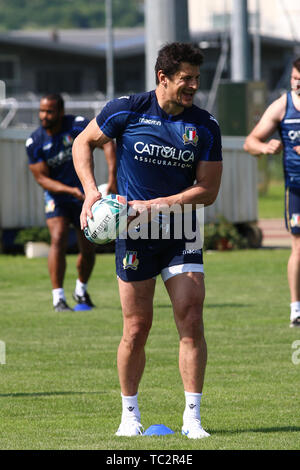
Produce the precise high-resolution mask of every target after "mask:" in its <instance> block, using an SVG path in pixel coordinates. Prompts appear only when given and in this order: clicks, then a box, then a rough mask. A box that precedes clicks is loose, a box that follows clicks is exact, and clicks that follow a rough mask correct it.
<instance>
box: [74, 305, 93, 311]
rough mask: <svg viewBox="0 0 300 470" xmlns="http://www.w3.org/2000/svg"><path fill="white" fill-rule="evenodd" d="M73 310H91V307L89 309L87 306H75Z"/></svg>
mask: <svg viewBox="0 0 300 470" xmlns="http://www.w3.org/2000/svg"><path fill="white" fill-rule="evenodd" d="M73 310H75V311H78V310H92V307H90V306H89V305H87V304H77V305H75V307H74V308H73Z"/></svg>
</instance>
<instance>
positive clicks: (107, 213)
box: [84, 194, 127, 245]
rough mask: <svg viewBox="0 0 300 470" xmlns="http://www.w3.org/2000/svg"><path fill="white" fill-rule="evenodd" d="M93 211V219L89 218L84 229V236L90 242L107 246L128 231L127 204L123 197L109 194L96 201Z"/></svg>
mask: <svg viewBox="0 0 300 470" xmlns="http://www.w3.org/2000/svg"><path fill="white" fill-rule="evenodd" d="M91 211H92V214H93V218H92V219H91V218H89V217H87V227H85V228H84V235H85V236H86V238H87V239H88V240H89V241H90V242H92V243H96V244H97V245H105V244H106V243H110V242H112V241H113V240H115V239H116V238H117V237H118V236H119V235H120V234H121V233H122V232H124V231H125V230H126V229H127V203H126V199H125V198H124V197H123V196H120V195H119V194H109V195H108V196H105V197H103V198H102V199H100V200H99V201H96V202H95V203H94V204H93V205H92V207H91Z"/></svg>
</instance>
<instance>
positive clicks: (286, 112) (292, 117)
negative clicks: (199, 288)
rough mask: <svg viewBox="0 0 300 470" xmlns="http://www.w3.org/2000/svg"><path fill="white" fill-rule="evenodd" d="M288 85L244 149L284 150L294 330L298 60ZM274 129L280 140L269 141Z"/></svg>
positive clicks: (298, 300) (299, 218)
mask: <svg viewBox="0 0 300 470" xmlns="http://www.w3.org/2000/svg"><path fill="white" fill-rule="evenodd" d="M290 82H291V91H289V92H288V93H285V94H283V95H282V96H281V97H280V98H278V99H277V100H275V101H274V102H273V103H271V104H270V106H269V107H268V108H267V109H266V111H265V113H264V114H263V116H262V117H261V119H260V121H259V122H258V124H257V125H256V126H255V128H254V129H253V130H252V132H251V133H250V134H249V135H248V137H247V138H246V141H245V144H244V149H245V150H246V151H247V152H249V153H251V154H252V155H256V156H259V155H268V154H270V155H276V154H278V153H280V152H281V150H282V149H283V169H284V179H285V224H286V228H287V230H288V231H289V232H290V233H291V236H292V250H291V255H290V257H289V261H288V267H287V271H288V282H289V289H290V327H292V328H293V327H299V326H300V57H299V58H298V59H296V60H295V61H294V62H293V66H292V70H291V80H290ZM276 130H277V131H279V134H280V138H281V140H278V139H276V138H272V136H273V134H274V133H275V131H276ZM268 139H270V140H268Z"/></svg>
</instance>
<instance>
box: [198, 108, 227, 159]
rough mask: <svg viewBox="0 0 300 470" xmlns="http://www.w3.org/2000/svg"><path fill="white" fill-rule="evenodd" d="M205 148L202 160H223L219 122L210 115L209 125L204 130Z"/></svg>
mask: <svg viewBox="0 0 300 470" xmlns="http://www.w3.org/2000/svg"><path fill="white" fill-rule="evenodd" d="M202 137H203V148H202V152H201V160H205V161H212V162H215V161H221V160H222V159H223V158H222V139H221V131H220V126H219V124H218V121H217V120H216V119H215V118H214V117H213V116H212V115H211V114H209V113H208V119H207V123H206V125H205V126H204V128H203V129H202Z"/></svg>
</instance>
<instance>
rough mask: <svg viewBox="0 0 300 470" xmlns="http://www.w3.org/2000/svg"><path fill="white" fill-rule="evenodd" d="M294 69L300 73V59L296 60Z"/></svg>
mask: <svg viewBox="0 0 300 470" xmlns="http://www.w3.org/2000/svg"><path fill="white" fill-rule="evenodd" d="M293 67H295V68H296V69H297V70H298V72H300V57H298V58H297V59H295V60H294V62H293Z"/></svg>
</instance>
